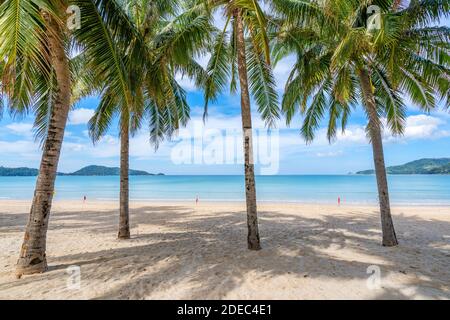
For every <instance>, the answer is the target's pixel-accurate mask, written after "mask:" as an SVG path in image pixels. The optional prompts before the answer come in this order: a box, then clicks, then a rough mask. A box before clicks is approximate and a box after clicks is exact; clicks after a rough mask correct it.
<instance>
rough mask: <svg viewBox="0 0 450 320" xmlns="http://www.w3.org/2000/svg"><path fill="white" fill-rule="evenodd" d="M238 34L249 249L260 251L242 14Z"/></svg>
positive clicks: (237, 19)
mask: <svg viewBox="0 0 450 320" xmlns="http://www.w3.org/2000/svg"><path fill="white" fill-rule="evenodd" d="M234 15H235V19H236V34H237V56H238V57H237V58H238V72H239V81H240V87H241V112H242V128H243V138H244V157H245V190H246V202H247V227H248V238H247V241H248V248H249V249H250V250H260V249H261V244H260V239H259V229H258V212H257V205H256V186H255V167H254V161H253V134H252V115H251V108H250V94H249V87H248V75H247V62H246V52H245V51H246V50H245V37H244V26H243V22H242V14H241V12H240V11H239V10H236V12H235V14H234Z"/></svg>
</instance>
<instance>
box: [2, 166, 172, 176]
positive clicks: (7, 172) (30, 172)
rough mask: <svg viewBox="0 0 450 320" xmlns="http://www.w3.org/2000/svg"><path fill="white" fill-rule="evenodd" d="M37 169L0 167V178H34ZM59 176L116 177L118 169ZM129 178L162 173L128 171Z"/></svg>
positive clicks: (100, 168) (90, 168) (89, 169)
mask: <svg viewBox="0 0 450 320" xmlns="http://www.w3.org/2000/svg"><path fill="white" fill-rule="evenodd" d="M38 174H39V170H38V169H32V168H5V167H0V177H35V176H37V175H38ZM58 175H59V176H118V175H120V168H114V167H104V166H87V167H84V168H82V169H80V170H78V171H75V172H72V173H58ZM129 175H130V176H155V175H158V176H163V175H164V174H163V173H158V174H153V173H148V172H146V171H141V170H130V172H129Z"/></svg>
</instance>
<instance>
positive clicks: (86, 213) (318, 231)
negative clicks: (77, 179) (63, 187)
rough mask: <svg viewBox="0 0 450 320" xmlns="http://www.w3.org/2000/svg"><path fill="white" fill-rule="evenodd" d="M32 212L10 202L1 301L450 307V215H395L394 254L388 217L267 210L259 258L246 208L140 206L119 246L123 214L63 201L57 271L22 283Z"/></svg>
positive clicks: (353, 211)
mask: <svg viewBox="0 0 450 320" xmlns="http://www.w3.org/2000/svg"><path fill="white" fill-rule="evenodd" d="M30 202H31V201H9V202H8V201H6V202H5V201H0V205H1V212H2V213H1V214H0V299H6V300H10V299H82V300H90V299H108V300H109V299H113V300H128V299H151V300H160V299H162V300H165V299H171V300H183V299H187V300H204V299H213V300H243V299H248V300H260V299H262V300H272V299H281V300H283V299H286V300H299V299H301V300H302V299H304V300H316V299H358V300H359V299H420V300H422V299H437V300H443V299H450V270H449V268H448V266H449V265H450V233H449V230H450V208H448V207H426V208H425V207H404V206H403V207H393V209H392V212H393V219H394V224H395V227H396V231H397V235H398V238H399V242H400V245H399V246H398V247H395V248H385V247H382V246H381V230H380V217H379V213H378V208H377V207H376V206H341V207H338V206H337V205H323V204H322V205H307V204H303V205H299V204H277V203H270V204H260V206H259V215H258V217H259V226H260V236H261V244H262V250H261V251H257V252H253V251H249V250H247V243H246V238H247V225H246V214H245V203H243V202H242V203H229V202H228V203H215V204H214V203H205V202H202V203H200V205H198V206H195V203H193V202H188V203H187V202H184V203H183V202H182V203H170V202H153V203H149V202H131V203H130V227H131V239H130V240H128V241H119V240H117V228H118V220H119V214H118V203H116V202H112V201H110V202H93V201H91V202H88V203H86V204H83V203H82V201H55V202H54V205H53V208H52V214H51V217H50V224H49V230H48V238H47V259H48V265H49V271H48V272H46V273H44V274H39V275H34V276H27V277H24V278H23V279H20V280H17V279H15V277H14V266H15V263H16V262H17V257H18V253H19V249H20V246H21V244H22V241H23V232H24V229H25V224H26V222H27V219H28V212H29V206H30ZM374 266H375V267H376V268H379V270H380V272H381V286H380V287H377V288H372V287H370V286H368V284H367V283H368V278H369V277H370V275H371V274H370V273H368V271H370V270H373V268H374ZM71 267H77V268H79V270H80V272H81V285H80V288H78V289H75V290H74V289H73V288H70V287H68V286H67V283H68V280H69V276H70V273H68V271H69V268H71Z"/></svg>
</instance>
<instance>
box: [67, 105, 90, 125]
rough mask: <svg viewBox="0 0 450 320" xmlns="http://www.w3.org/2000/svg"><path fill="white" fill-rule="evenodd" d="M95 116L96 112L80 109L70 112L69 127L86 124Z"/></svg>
mask: <svg viewBox="0 0 450 320" xmlns="http://www.w3.org/2000/svg"><path fill="white" fill-rule="evenodd" d="M93 115H94V110H92V109H85V108H80V109H76V110H73V111H71V112H70V114H69V125H79V124H86V123H88V122H89V120H90V119H91V118H92V116H93Z"/></svg>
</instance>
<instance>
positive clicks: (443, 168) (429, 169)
mask: <svg viewBox="0 0 450 320" xmlns="http://www.w3.org/2000/svg"><path fill="white" fill-rule="evenodd" d="M386 169H387V173H388V174H450V158H441V159H420V160H416V161H412V162H408V163H406V164H404V165H401V166H394V167H388V168H386ZM356 174H375V170H365V171H359V172H357V173H356Z"/></svg>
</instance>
